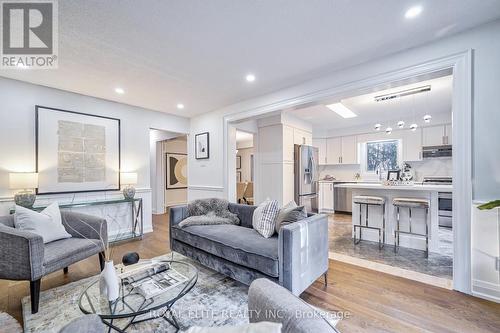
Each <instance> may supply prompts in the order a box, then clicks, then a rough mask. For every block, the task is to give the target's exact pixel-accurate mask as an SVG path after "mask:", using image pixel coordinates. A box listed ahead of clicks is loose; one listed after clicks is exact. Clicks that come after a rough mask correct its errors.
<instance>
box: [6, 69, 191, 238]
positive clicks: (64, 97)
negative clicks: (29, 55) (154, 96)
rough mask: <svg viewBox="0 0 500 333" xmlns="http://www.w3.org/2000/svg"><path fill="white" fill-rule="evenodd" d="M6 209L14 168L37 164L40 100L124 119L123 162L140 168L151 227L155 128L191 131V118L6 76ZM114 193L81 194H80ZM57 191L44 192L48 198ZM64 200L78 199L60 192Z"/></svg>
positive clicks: (130, 167)
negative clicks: (152, 133) (151, 136)
mask: <svg viewBox="0 0 500 333" xmlns="http://www.w3.org/2000/svg"><path fill="white" fill-rule="evenodd" d="M0 101H1V104H0V201H1V205H0V214H6V213H8V210H9V208H10V207H11V206H12V195H13V193H14V191H11V190H9V188H8V187H9V181H8V174H9V172H12V171H33V170H35V105H36V104H38V105H43V106H48V107H53V108H59V109H64V110H72V111H78V112H83V113H89V114H95V115H102V116H109V117H113V118H119V119H121V167H122V170H123V171H136V172H137V173H138V184H137V188H138V189H142V190H141V191H140V192H141V194H140V195H141V196H145V197H146V199H147V200H145V210H144V217H145V224H146V226H145V227H146V229H148V228H149V229H151V190H150V165H149V164H150V142H149V140H150V139H149V129H150V128H157V129H161V130H166V131H171V132H178V133H188V132H189V120H188V119H186V118H183V117H178V116H172V115H168V114H165V113H161V112H156V111H151V110H146V109H143V108H139V107H134V106H130V105H125V104H120V103H115V102H110V101H106V100H102V99H98V98H93V97H89V96H84V95H79V94H75V93H71V92H67V91H62V90H58V89H52V88H48V87H43V86H38V85H34V84H30V83H25V82H21V81H15V80H11V79H5V78H0ZM98 195H100V196H104V195H108V196H109V195H113V194H109V193H108V194H105V193H99V194H92V195H90V194H78V195H76V196H75V198H76V199H79V198H86V197H89V196H92V197H93V198H95V197H96V196H98ZM52 197H55V196H40V198H39V200H47V198H49V200H50V198H52ZM57 197H58V198H59V199H58V200H68V198H69V199H73V197H72V196H71V195H70V196H67V195H65V196H57Z"/></svg>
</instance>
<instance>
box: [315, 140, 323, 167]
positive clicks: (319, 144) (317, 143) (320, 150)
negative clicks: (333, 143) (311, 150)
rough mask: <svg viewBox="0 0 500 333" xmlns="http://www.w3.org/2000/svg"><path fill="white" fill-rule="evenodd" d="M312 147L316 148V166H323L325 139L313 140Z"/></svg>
mask: <svg viewBox="0 0 500 333" xmlns="http://www.w3.org/2000/svg"><path fill="white" fill-rule="evenodd" d="M312 145H313V147H316V148H318V160H319V161H318V164H319V165H325V164H326V139H313V140H312Z"/></svg>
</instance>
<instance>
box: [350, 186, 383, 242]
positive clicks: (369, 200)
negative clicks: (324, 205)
mask: <svg viewBox="0 0 500 333" xmlns="http://www.w3.org/2000/svg"><path fill="white" fill-rule="evenodd" d="M352 202H353V203H354V204H358V205H359V225H358V224H354V223H353V226H354V244H359V242H360V241H361V239H362V233H361V232H362V230H363V229H372V230H378V248H379V250H381V249H382V248H383V247H384V244H385V199H384V198H382V197H373V196H367V195H357V196H354V197H353V198H352ZM361 205H365V207H366V211H365V225H362V222H361V220H362V217H361V207H362V206H361ZM369 206H378V207H381V208H382V228H377V227H372V226H369V225H368V207H369ZM357 228H359V239H358V240H357V239H356V234H357V232H356V231H357Z"/></svg>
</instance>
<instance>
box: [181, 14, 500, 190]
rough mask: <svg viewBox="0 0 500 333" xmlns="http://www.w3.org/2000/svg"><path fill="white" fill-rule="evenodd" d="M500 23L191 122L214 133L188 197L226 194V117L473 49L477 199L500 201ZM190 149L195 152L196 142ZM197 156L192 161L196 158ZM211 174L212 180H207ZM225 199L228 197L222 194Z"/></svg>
mask: <svg viewBox="0 0 500 333" xmlns="http://www.w3.org/2000/svg"><path fill="white" fill-rule="evenodd" d="M499 35H500V21H498V20H497V21H495V22H493V23H490V24H487V25H484V26H482V27H479V28H476V29H474V30H470V31H467V32H464V33H462V34H458V35H455V36H451V37H449V38H446V39H442V40H437V41H436V42H434V43H431V44H427V45H424V46H421V47H418V48H414V49H410V50H407V51H404V52H400V53H397V54H394V55H392V56H387V57H384V58H381V59H377V60H373V61H370V62H367V63H364V64H361V65H358V66H353V67H350V68H346V69H343V70H340V71H337V72H334V73H331V74H329V75H326V74H325V76H323V77H321V78H318V79H315V80H311V81H307V82H304V83H303V84H300V85H296V86H293V87H290V88H287V89H283V90H280V91H277V92H274V93H272V94H268V95H264V96H261V97H258V98H254V99H251V100H247V101H244V102H241V103H238V104H234V105H231V106H228V107H225V108H223V109H220V110H217V111H213V112H210V113H207V114H204V115H201V116H199V117H195V118H193V119H192V120H191V132H192V133H193V134H195V133H200V132H205V131H209V132H210V155H211V158H210V159H209V160H204V161H195V160H190V162H191V164H190V168H189V179H190V184H192V185H205V187H199V186H194V187H193V188H190V189H189V192H188V196H189V197H190V198H191V197H203V196H205V195H209V194H211V193H213V191H217V192H223V190H224V189H223V186H224V179H223V172H224V165H223V164H224V159H223V150H224V142H223V130H224V128H223V117H224V116H225V115H230V114H236V113H242V114H244V113H245V112H246V111H250V110H252V111H253V110H255V109H258V108H261V107H264V106H269V105H273V103H277V102H278V101H282V100H290V101H291V103H292V102H293V98H296V97H297V96H303V95H306V94H309V93H313V92H317V91H321V90H326V89H329V88H333V87H337V86H341V85H343V84H347V83H350V82H353V81H357V80H362V79H365V78H368V77H375V76H377V75H379V74H380V73H386V72H390V71H392V70H397V69H401V68H405V67H410V66H415V65H418V64H421V63H425V62H427V61H430V60H433V59H437V58H441V57H444V56H448V55H451V54H455V53H459V52H462V51H464V50H467V49H473V52H474V57H473V62H474V63H473V66H474V74H473V78H472V80H473V82H472V84H473V89H474V98H473V117H474V123H473V154H474V158H473V168H474V177H473V178H474V179H473V183H474V184H473V185H474V198H475V199H478V200H488V199H493V198H497V197H500V168H499V167H498V165H500V131H498V128H497V127H498V124H500V112H498V106H499V105H500V94H499V93H498V87H500V38H498V36H499ZM485 133H488V135H485ZM190 151H193V148H192V145H191V142H190ZM191 158H192V157H191ZM207 175H210V177H207ZM221 195H222V196H223V195H224V194H223V193H222V194H221Z"/></svg>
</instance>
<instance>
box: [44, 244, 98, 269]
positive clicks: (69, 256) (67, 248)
mask: <svg viewBox="0 0 500 333" xmlns="http://www.w3.org/2000/svg"><path fill="white" fill-rule="evenodd" d="M100 251H101V248H100V241H99V240H98V239H85V238H76V237H74V238H66V239H61V240H57V241H55V242H50V243H47V244H45V246H44V258H43V268H44V273H45V274H48V273H51V272H54V271H56V270H58V269H62V268H64V267H68V266H69V265H71V264H74V263H75V262H77V261H80V260H83V259H86V258H88V257H90V256H91V255H94V254H96V253H99V252H100Z"/></svg>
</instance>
